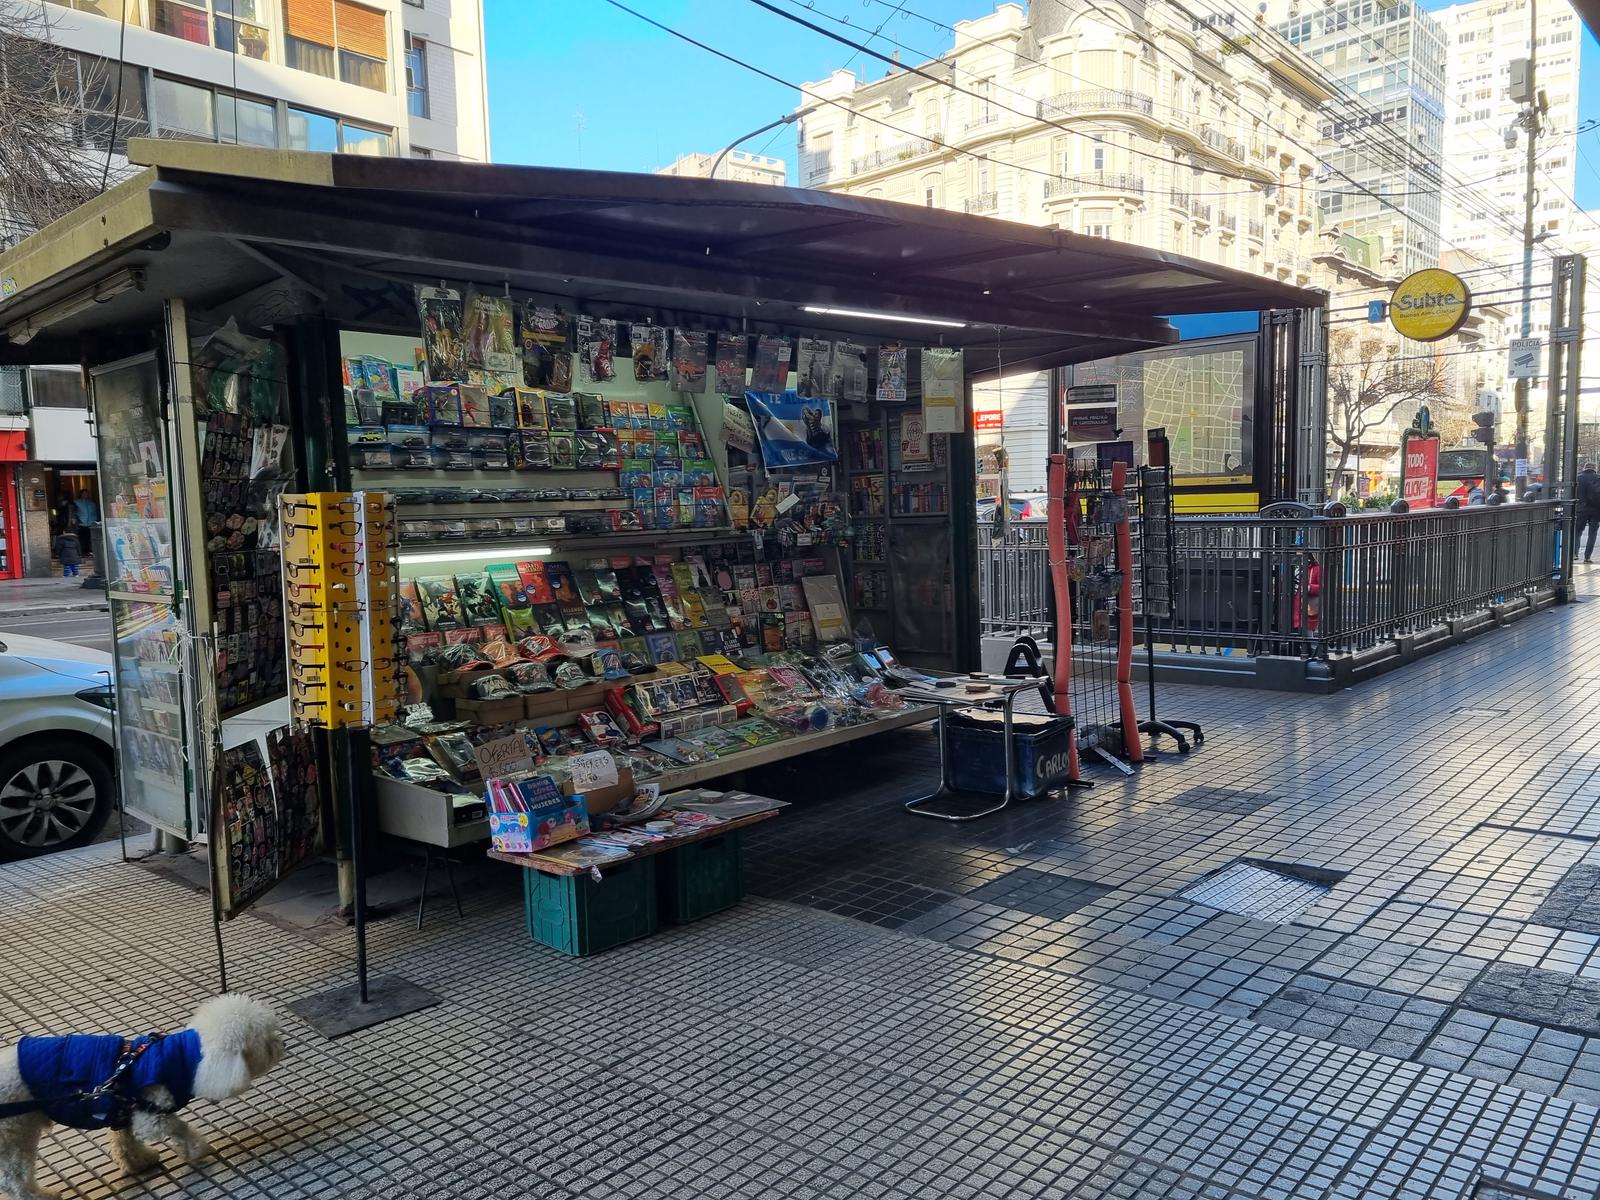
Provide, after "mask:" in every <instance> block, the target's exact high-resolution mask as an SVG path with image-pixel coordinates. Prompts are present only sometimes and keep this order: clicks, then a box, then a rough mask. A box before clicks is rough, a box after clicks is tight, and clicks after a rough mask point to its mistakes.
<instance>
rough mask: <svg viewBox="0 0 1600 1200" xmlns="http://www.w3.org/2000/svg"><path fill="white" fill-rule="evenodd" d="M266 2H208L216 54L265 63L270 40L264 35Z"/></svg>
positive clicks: (243, 0) (226, 0) (245, 0)
mask: <svg viewBox="0 0 1600 1200" xmlns="http://www.w3.org/2000/svg"><path fill="white" fill-rule="evenodd" d="M266 2H267V0H211V10H212V13H213V16H212V32H213V34H214V36H215V38H216V43H215V44H216V47H217V49H218V50H226V51H228V52H229V53H230V54H239V55H242V56H244V57H245V58H254V59H259V60H261V61H263V62H264V61H266V59H267V58H268V57H269V55H270V53H271V48H272V40H271V38H270V37H269V36H268V35H267V20H266V11H265V9H266Z"/></svg>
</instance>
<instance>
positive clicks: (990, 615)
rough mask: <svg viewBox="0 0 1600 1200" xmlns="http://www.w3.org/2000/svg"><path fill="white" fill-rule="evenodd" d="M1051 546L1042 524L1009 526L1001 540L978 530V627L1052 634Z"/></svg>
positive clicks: (985, 633)
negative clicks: (1050, 592) (1050, 591)
mask: <svg viewBox="0 0 1600 1200" xmlns="http://www.w3.org/2000/svg"><path fill="white" fill-rule="evenodd" d="M1049 590H1050V547H1049V546H1048V545H1047V544H1046V542H1045V522H1043V521H1026V522H1013V523H1012V524H1010V525H1008V526H1006V530H1005V535H1004V537H1003V538H997V537H995V536H994V534H993V532H992V530H991V529H990V528H989V527H988V526H985V525H981V524H980V526H979V528H978V628H979V631H980V633H981V634H982V635H983V636H985V637H988V636H989V635H991V634H1022V633H1030V634H1034V635H1036V636H1039V635H1042V636H1045V637H1048V636H1049V635H1050V603H1051V602H1050V598H1049Z"/></svg>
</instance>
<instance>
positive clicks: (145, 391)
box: [92, 355, 193, 837]
mask: <svg viewBox="0 0 1600 1200" xmlns="http://www.w3.org/2000/svg"><path fill="white" fill-rule="evenodd" d="M92 379H93V386H94V401H95V416H96V421H97V424H98V435H99V436H98V437H97V438H96V443H97V446H98V452H99V456H100V463H99V466H100V495H101V501H102V506H103V509H104V514H105V515H104V518H103V520H104V523H105V552H106V560H107V562H106V565H105V567H104V568H103V569H104V571H105V574H106V579H107V584H108V586H107V595H108V596H109V598H110V603H111V624H112V633H113V636H114V638H115V646H114V648H113V653H114V655H115V657H116V660H117V663H116V666H117V672H116V680H117V683H116V738H117V742H116V744H117V751H118V759H119V761H118V776H119V779H120V785H121V788H122V800H123V805H124V807H125V808H126V809H127V810H128V811H129V812H131V813H133V814H134V815H136V816H138V817H140V818H142V819H144V820H146V821H149V822H150V823H151V824H153V825H155V826H157V827H158V828H161V829H165V830H167V831H168V832H171V833H175V834H178V835H179V836H183V837H187V836H189V835H190V833H191V832H192V827H193V822H192V820H191V813H190V808H189V803H188V798H187V788H186V781H187V780H186V763H187V753H186V729H185V720H184V712H185V706H184V702H183V692H184V688H183V647H184V644H185V629H184V624H183V621H182V619H181V617H180V615H179V611H178V604H179V596H178V589H177V588H176V586H175V584H176V581H177V580H178V579H179V573H178V571H177V567H176V560H175V555H174V546H173V516H172V494H171V488H170V484H169V478H168V445H167V439H166V430H165V426H164V424H163V422H162V420H161V408H160V395H161V391H160V377H159V375H158V373H157V370H156V364H155V359H154V358H153V357H152V356H148V355H147V356H144V357H141V358H137V359H133V360H131V361H127V362H123V363H117V364H114V365H112V366H109V367H106V368H103V369H101V370H99V371H96V372H95V373H94V374H93V376H92Z"/></svg>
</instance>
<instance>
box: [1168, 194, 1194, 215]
mask: <svg viewBox="0 0 1600 1200" xmlns="http://www.w3.org/2000/svg"><path fill="white" fill-rule="evenodd" d="M1167 203H1168V204H1170V205H1172V207H1173V208H1181V209H1184V210H1185V211H1187V210H1188V207H1189V205H1190V204H1191V203H1193V197H1191V196H1190V195H1189V193H1188V192H1185V191H1180V190H1178V189H1174V190H1172V191H1170V192H1168V193H1167Z"/></svg>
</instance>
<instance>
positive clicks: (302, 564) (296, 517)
mask: <svg viewBox="0 0 1600 1200" xmlns="http://www.w3.org/2000/svg"><path fill="white" fill-rule="evenodd" d="M279 504H280V517H281V521H282V529H283V564H284V567H283V571H284V614H285V617H286V623H287V626H288V639H287V646H288V656H289V659H288V665H289V712H290V716H291V718H292V721H293V724H294V726H295V728H297V729H304V728H308V727H320V728H326V729H338V728H345V727H353V726H372V725H374V724H379V723H381V722H384V721H388V720H391V719H392V718H393V717H394V715H395V713H396V711H397V708H398V686H397V679H396V661H395V654H394V622H393V613H394V605H395V597H396V595H397V594H398V590H399V583H398V579H397V577H396V564H395V558H394V555H395V550H396V543H395V536H394V506H393V504H392V503H391V502H390V501H389V500H388V498H387V497H386V496H385V495H384V494H383V493H381V492H309V493H305V494H297V495H287V494H286V495H284V496H283V497H281V498H280V501H279Z"/></svg>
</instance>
